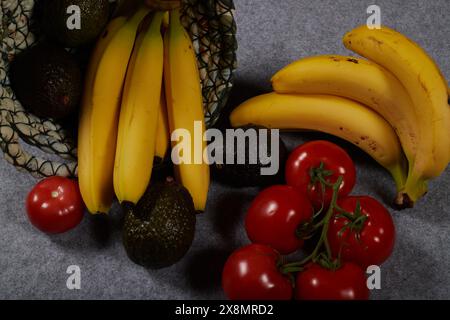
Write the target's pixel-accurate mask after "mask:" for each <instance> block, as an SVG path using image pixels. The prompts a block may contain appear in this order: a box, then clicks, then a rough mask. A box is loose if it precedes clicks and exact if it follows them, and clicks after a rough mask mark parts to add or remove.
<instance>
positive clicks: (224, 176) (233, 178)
mask: <svg viewBox="0 0 450 320" xmlns="http://www.w3.org/2000/svg"><path fill="white" fill-rule="evenodd" d="M241 129H243V130H247V129H265V128H263V127H257V126H245V127H242V128H241ZM267 137H268V141H267V146H268V154H269V155H270V154H272V150H271V144H270V131H269V134H268V136H267ZM224 140H225V139H224ZM225 143H226V141H224V147H223V155H224V159H226V154H227V149H226V147H225ZM258 145H259V136H258V143H257V144H256V145H250V146H248V144H247V147H248V148H247V149H246V158H245V163H246V164H236V162H237V161H236V159H237V146H236V145H235V149H234V150H233V156H234V159H235V164H226V163H225V164H214V165H213V166H212V168H213V174H214V177H215V178H217V179H218V180H219V181H221V182H223V183H225V184H228V185H230V186H234V187H265V186H269V185H273V184H277V183H283V181H284V165H285V163H286V160H287V156H288V151H287V149H286V145H285V144H284V142H283V140H282V139H281V138H280V139H279V158H278V163H279V170H278V173H277V174H276V175H271V176H269V175H261V168H263V167H265V166H264V165H263V164H261V162H260V161H259V157H258V163H256V164H249V156H248V155H249V152H250V153H252V154H258Z"/></svg>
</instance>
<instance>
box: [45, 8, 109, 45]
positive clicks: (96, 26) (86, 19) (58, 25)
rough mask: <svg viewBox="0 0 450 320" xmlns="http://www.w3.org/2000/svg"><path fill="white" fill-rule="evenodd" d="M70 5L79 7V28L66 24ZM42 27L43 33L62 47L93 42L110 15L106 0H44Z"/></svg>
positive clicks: (69, 16) (69, 15)
mask: <svg viewBox="0 0 450 320" xmlns="http://www.w3.org/2000/svg"><path fill="white" fill-rule="evenodd" d="M70 6H78V8H80V29H72V30H70V29H69V28H68V26H67V22H68V20H69V21H70V20H71V19H70V18H71V15H72V14H73V13H72V12H70V13H67V9H68V8H69V7H70ZM41 10H42V13H41V14H42V28H43V29H44V32H45V34H46V35H47V36H48V37H49V38H51V39H53V40H55V41H57V42H58V43H60V44H61V45H63V46H64V47H71V48H74V47H79V46H82V45H86V44H89V43H91V42H93V41H94V40H95V39H96V38H97V37H98V35H99V34H100V33H101V32H102V31H103V29H104V28H105V26H106V24H107V23H108V20H109V16H110V3H109V1H108V0H44V3H43V4H42V9H41Z"/></svg>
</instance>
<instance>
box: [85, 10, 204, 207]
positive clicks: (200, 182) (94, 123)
mask: <svg viewBox="0 0 450 320" xmlns="http://www.w3.org/2000/svg"><path fill="white" fill-rule="evenodd" d="M163 20H165V21H164V22H163ZM167 24H168V19H167V16H165V12H155V13H151V14H150V11H149V9H147V8H140V9H139V10H137V12H136V13H135V14H134V15H133V16H132V17H130V18H125V17H118V18H115V19H114V20H112V21H111V22H110V24H109V25H108V27H107V29H106V30H105V32H104V36H103V37H101V39H99V41H98V43H97V46H96V48H95V49H94V52H93V54H92V57H91V61H90V64H89V68H88V72H87V78H86V87H85V91H84V97H83V106H82V111H81V117H80V123H79V136H78V158H79V165H78V177H79V184H80V190H81V194H82V197H83V200H84V201H85V203H86V206H87V208H88V210H89V211H90V212H91V213H94V214H95V213H107V212H108V211H109V209H110V207H111V204H112V201H113V198H114V194H115V195H116V196H117V198H118V200H119V202H121V203H132V204H136V203H137V202H138V201H139V199H140V198H141V197H142V195H143V194H144V192H145V190H146V189H147V187H148V185H149V183H150V178H151V173H152V168H153V159H154V157H155V156H156V157H160V158H164V157H165V156H166V154H167V152H168V149H169V140H170V134H169V132H170V131H173V130H175V129H186V130H188V131H189V132H190V133H191V135H192V136H193V134H194V121H199V122H201V124H202V130H204V127H205V124H204V123H205V122H204V115H203V100H202V94H201V86H200V78H199V71H198V68H197V61H196V57H195V53H194V51H193V45H192V42H191V40H190V38H189V36H188V34H187V33H186V31H185V29H184V28H183V26H182V25H181V22H180V15H179V12H178V10H174V11H172V12H171V13H170V23H169V24H168V25H167ZM163 25H164V28H163V29H167V30H165V31H166V32H165V37H164V38H163V35H162V32H161V30H162V26H163ZM163 74H164V78H165V81H164V80H163ZM164 84H165V90H164V87H163V85H164ZM164 91H165V92H164ZM166 97H167V98H166ZM166 100H167V102H166ZM196 134H197V133H196ZM201 134H203V132H201ZM192 145H193V144H192ZM201 147H204V146H201ZM202 150H203V149H202ZM176 173H177V178H178V179H179V181H180V182H181V183H182V184H184V186H185V187H186V188H187V189H188V190H189V191H190V193H191V195H192V197H193V199H194V202H195V206H196V209H197V210H204V209H205V203H206V197H207V193H208V187H209V167H208V165H207V164H200V165H197V164H181V165H179V166H176Z"/></svg>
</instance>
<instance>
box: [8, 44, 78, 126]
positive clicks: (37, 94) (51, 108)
mask: <svg viewBox="0 0 450 320" xmlns="http://www.w3.org/2000/svg"><path fill="white" fill-rule="evenodd" d="M9 76H10V80H11V86H12V89H13V90H14V92H15V94H16V96H17V98H18V99H19V101H20V102H21V103H22V104H23V106H24V107H25V108H28V109H29V110H30V111H31V112H32V113H34V114H35V115H37V116H39V117H44V118H53V119H61V118H64V117H67V116H68V115H70V114H72V113H73V112H74V111H75V110H76V108H77V107H78V105H79V102H80V98H81V92H82V74H81V69H80V67H79V65H78V63H77V62H76V60H75V59H74V58H73V56H72V55H71V54H70V53H68V52H66V51H65V50H64V49H63V48H60V47H58V46H55V45H53V44H50V43H47V42H41V43H40V44H38V45H36V46H34V47H31V48H29V49H27V50H26V51H24V52H23V53H21V54H19V55H18V56H17V57H16V58H15V59H14V60H13V62H12V63H11V66H10V73H9Z"/></svg>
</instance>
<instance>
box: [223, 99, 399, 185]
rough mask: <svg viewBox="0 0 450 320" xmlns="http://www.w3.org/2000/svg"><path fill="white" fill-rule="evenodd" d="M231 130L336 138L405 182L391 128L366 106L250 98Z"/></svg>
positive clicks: (233, 116) (235, 113) (237, 112)
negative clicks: (307, 132)
mask: <svg viewBox="0 0 450 320" xmlns="http://www.w3.org/2000/svg"><path fill="white" fill-rule="evenodd" d="M230 122H231V125H232V126H233V127H240V126H244V125H260V126H264V127H267V128H276V129H281V130H283V129H284V130H314V131H321V132H325V133H328V134H332V135H335V136H338V137H340V138H342V139H345V140H347V141H349V142H351V143H353V144H354V145H356V146H357V147H359V148H361V149H362V150H364V151H365V152H366V153H368V154H369V155H370V156H371V157H372V158H374V159H375V160H376V161H377V162H378V163H379V164H381V165H382V166H383V167H385V168H386V169H387V170H388V171H389V172H390V173H391V174H392V176H393V178H394V180H395V183H396V185H397V188H398V189H401V188H402V187H403V184H404V182H405V179H406V177H405V171H404V159H403V153H402V150H401V146H400V143H399V141H398V138H397V136H396V134H395V132H394V130H393V129H392V127H391V126H390V125H389V124H388V123H387V122H386V121H385V120H384V119H383V118H382V117H381V116H380V115H378V114H377V113H375V112H374V111H372V110H370V109H369V108H367V107H366V106H364V105H362V104H360V103H358V102H356V101H352V100H350V99H346V98H341V97H337V96H331V95H297V94H279V93H269V94H264V95H261V96H257V97H255V98H252V99H250V100H248V101H246V102H244V103H243V104H241V105H240V106H238V107H237V108H236V109H235V110H233V112H232V113H231V115H230Z"/></svg>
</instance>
